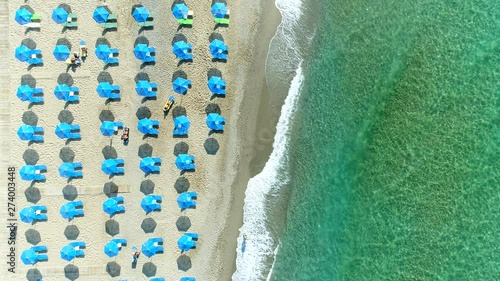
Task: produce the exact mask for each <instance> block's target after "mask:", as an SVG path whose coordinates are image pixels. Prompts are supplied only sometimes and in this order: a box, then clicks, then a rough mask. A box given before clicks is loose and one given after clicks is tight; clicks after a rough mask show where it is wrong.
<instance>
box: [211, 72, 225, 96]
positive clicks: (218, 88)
mask: <svg viewBox="0 0 500 281" xmlns="http://www.w3.org/2000/svg"><path fill="white" fill-rule="evenodd" d="M207 84H208V88H209V89H210V91H211V92H212V93H214V94H219V93H223V92H224V87H225V86H226V81H224V80H222V78H221V77H218V76H212V77H210V79H208V83H207Z"/></svg>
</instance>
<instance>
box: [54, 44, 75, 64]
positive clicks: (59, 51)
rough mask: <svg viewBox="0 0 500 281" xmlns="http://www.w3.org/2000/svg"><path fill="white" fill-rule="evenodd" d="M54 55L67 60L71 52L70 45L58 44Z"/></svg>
mask: <svg viewBox="0 0 500 281" xmlns="http://www.w3.org/2000/svg"><path fill="white" fill-rule="evenodd" d="M53 54H54V57H55V58H56V60H58V61H65V60H67V59H68V57H69V55H70V54H71V52H70V50H69V48H68V46H66V45H56V47H55V48H54V52H53Z"/></svg>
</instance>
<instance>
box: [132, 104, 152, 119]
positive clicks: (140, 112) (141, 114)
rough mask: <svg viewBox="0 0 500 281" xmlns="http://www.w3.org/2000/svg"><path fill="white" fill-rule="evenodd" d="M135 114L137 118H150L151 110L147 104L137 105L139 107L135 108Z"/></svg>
mask: <svg viewBox="0 0 500 281" xmlns="http://www.w3.org/2000/svg"><path fill="white" fill-rule="evenodd" d="M135 116H137V119H139V120H141V119H144V118H151V110H150V109H149V108H148V107H147V106H141V107H139V109H137V112H136V113H135Z"/></svg>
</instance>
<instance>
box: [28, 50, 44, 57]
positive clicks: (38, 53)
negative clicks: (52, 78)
mask: <svg viewBox="0 0 500 281" xmlns="http://www.w3.org/2000/svg"><path fill="white" fill-rule="evenodd" d="M41 54H42V50H40V49H33V50H31V52H30V55H35V56H37V55H41Z"/></svg>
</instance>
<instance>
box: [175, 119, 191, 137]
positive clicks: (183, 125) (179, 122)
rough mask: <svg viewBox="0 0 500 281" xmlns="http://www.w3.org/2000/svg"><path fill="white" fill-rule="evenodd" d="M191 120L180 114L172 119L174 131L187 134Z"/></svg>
mask: <svg viewBox="0 0 500 281" xmlns="http://www.w3.org/2000/svg"><path fill="white" fill-rule="evenodd" d="M190 126H191V121H189V118H187V117H186V116H185V115H181V116H179V117H176V118H175V119H174V133H178V134H187V132H188V130H189V127H190Z"/></svg>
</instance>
